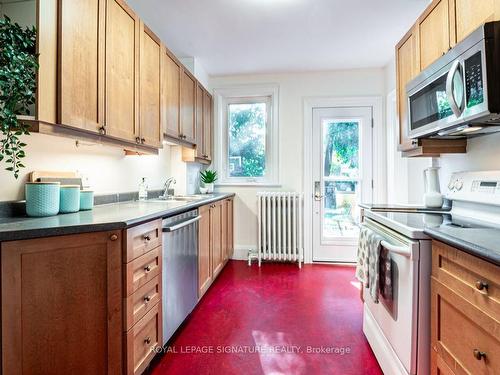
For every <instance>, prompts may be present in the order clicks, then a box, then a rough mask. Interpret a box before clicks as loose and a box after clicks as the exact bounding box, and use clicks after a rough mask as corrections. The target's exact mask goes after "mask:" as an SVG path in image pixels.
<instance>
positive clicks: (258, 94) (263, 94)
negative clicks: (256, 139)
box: [214, 84, 280, 186]
mask: <svg viewBox="0 0 500 375" xmlns="http://www.w3.org/2000/svg"><path fill="white" fill-rule="evenodd" d="M239 98H241V99H242V100H244V101H248V100H251V99H252V98H255V99H259V100H264V99H263V98H266V99H267V100H268V101H269V102H268V104H269V105H268V107H269V108H268V120H269V121H268V123H267V133H266V176H265V177H262V178H259V177H255V178H236V177H228V176H227V175H228V172H227V169H228V167H227V161H226V160H225V155H226V153H227V148H228V146H227V143H228V134H227V122H228V121H227V117H226V116H227V108H226V107H227V106H228V104H229V103H230V102H234V101H238V99H239ZM279 100H280V99H279V85H278V84H256V85H237V86H224V87H220V88H216V89H215V90H214V107H215V113H214V121H215V126H214V139H217V140H219V143H217V144H216V146H215V150H214V165H215V167H216V169H217V171H218V172H219V183H218V185H224V186H279V184H280V168H279V144H280V140H279Z"/></svg>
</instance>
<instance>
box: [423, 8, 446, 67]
mask: <svg viewBox="0 0 500 375" xmlns="http://www.w3.org/2000/svg"><path fill="white" fill-rule="evenodd" d="M448 1H449V0H434V1H433V2H432V4H431V5H430V6H429V7H428V8H427V9H426V11H425V12H424V13H423V14H422V16H421V17H420V19H419V21H418V29H419V50H420V54H419V55H420V60H419V62H420V65H419V70H423V69H425V68H427V67H428V66H429V65H430V64H432V63H433V62H434V61H436V60H437V59H438V58H439V57H441V56H443V55H444V54H445V53H446V52H448V50H449V49H450V8H449V3H448Z"/></svg>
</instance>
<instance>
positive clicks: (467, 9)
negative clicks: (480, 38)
mask: <svg viewBox="0 0 500 375" xmlns="http://www.w3.org/2000/svg"><path fill="white" fill-rule="evenodd" d="M451 2H452V3H453V2H454V6H455V26H456V27H455V32H456V41H457V43H458V42H460V41H461V40H462V39H464V38H465V37H466V36H467V35H469V34H470V33H471V32H473V31H474V30H475V29H477V28H478V27H479V26H481V25H482V24H483V23H485V22H488V21H493V20H495V7H498V5H497V4H496V3H498V1H497V0H475V1H470V0H451Z"/></svg>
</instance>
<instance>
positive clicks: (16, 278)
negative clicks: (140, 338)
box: [1, 231, 123, 375]
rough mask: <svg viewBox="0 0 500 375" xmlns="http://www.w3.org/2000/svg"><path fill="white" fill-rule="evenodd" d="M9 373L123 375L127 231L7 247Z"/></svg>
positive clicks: (6, 355)
mask: <svg viewBox="0 0 500 375" xmlns="http://www.w3.org/2000/svg"><path fill="white" fill-rule="evenodd" d="M1 260H2V263H1V271H2V276H1V280H2V284H1V289H2V343H3V345H2V352H3V353H2V369H3V374H9V375H15V374H25V373H32V374H40V375H43V374H55V373H60V372H61V371H64V373H68V374H117V375H118V374H121V373H122V350H123V347H122V326H123V325H122V268H121V267H122V265H121V234H120V232H119V231H116V232H98V233H86V234H78V235H71V236H60V237H52V238H42V239H35V240H25V241H14V242H4V243H2V244H1Z"/></svg>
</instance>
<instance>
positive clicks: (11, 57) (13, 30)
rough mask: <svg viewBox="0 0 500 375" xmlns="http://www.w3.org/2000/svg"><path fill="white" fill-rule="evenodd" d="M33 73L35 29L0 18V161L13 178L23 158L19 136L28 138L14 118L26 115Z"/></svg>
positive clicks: (26, 127) (32, 91)
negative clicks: (4, 164)
mask: <svg viewBox="0 0 500 375" xmlns="http://www.w3.org/2000/svg"><path fill="white" fill-rule="evenodd" d="M37 70H38V55H37V53H36V29H35V27H21V26H19V25H18V24H17V23H12V21H11V20H10V18H9V17H7V16H4V17H3V18H1V19H0V132H1V139H0V161H2V160H3V161H4V162H5V163H6V164H7V167H6V168H5V169H6V170H8V171H11V172H12V173H13V174H14V177H15V178H18V177H19V170H20V168H23V167H24V165H23V163H22V162H21V159H22V158H24V157H25V156H26V153H25V151H24V147H25V146H26V143H24V142H22V140H21V136H23V135H29V125H28V124H27V123H25V122H23V121H20V120H19V118H18V115H19V114H23V115H30V110H29V109H30V106H32V105H33V104H34V103H35V92H36V71H37Z"/></svg>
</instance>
